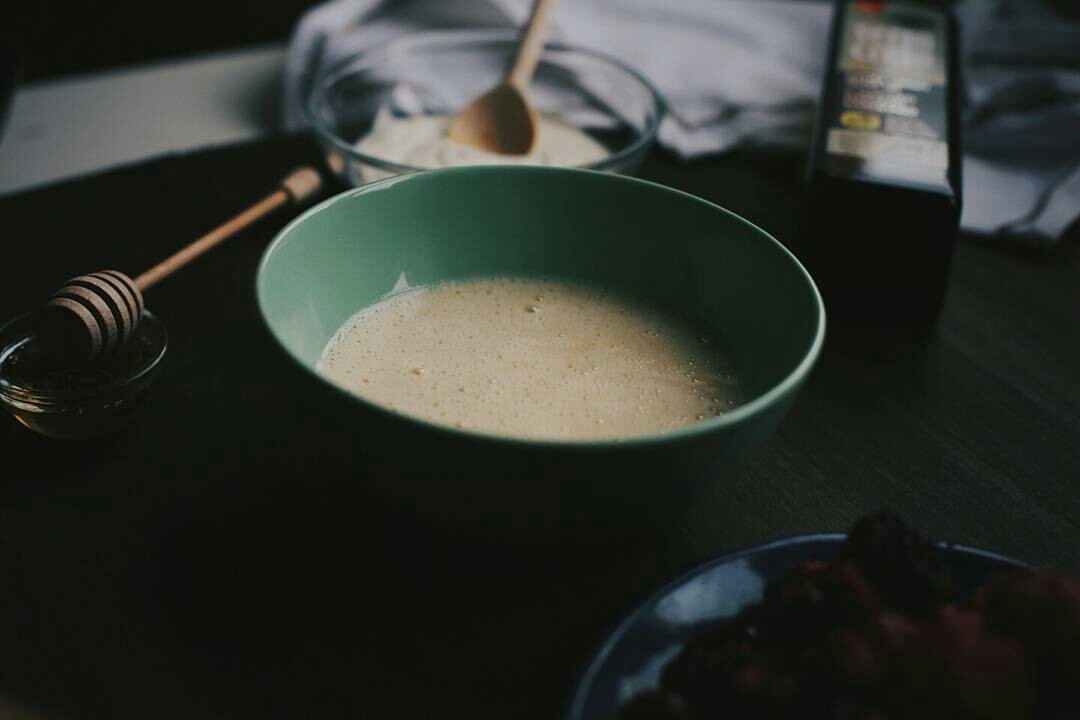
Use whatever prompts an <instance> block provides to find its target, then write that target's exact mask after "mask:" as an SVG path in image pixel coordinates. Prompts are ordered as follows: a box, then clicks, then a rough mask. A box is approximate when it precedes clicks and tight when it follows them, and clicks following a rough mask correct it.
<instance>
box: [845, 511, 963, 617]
mask: <svg viewBox="0 0 1080 720" xmlns="http://www.w3.org/2000/svg"><path fill="white" fill-rule="evenodd" d="M838 559H839V560H842V561H843V560H847V561H850V562H853V563H854V564H855V566H856V567H858V568H859V571H860V572H862V574H863V576H864V577H866V579H867V581H868V582H869V583H870V585H871V587H873V588H874V589H875V590H876V591H877V592H878V594H879V595H880V596H881V598H882V601H883V602H884V603H886V604H887V605H888V606H889V607H891V608H893V609H896V610H899V611H901V612H903V613H906V614H908V615H911V616H912V617H917V618H924V617H929V616H930V615H932V614H933V612H934V609H935V608H936V607H937V606H938V604H940V603H941V602H943V601H945V600H947V599H948V596H949V594H950V587H949V582H948V578H947V577H946V576H945V574H944V573H943V572H942V568H941V561H940V558H939V555H938V549H937V548H936V547H935V546H934V545H933V543H931V542H929V541H928V540H927V539H926V538H924V537H923V536H922V535H920V534H919V533H917V532H915V531H914V530H912V529H911V528H909V527H908V526H907V525H906V524H905V523H904V521H903V520H901V519H900V518H899V517H897V516H896V515H892V514H889V513H878V514H876V515H870V516H868V517H865V518H863V519H861V520H859V521H858V522H857V523H855V526H854V527H853V528H852V529H851V531H850V532H849V533H848V537H847V541H846V542H845V543H844V546H843V547H842V548H841V550H840V554H839V558H838Z"/></svg>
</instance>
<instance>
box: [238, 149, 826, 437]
mask: <svg viewBox="0 0 1080 720" xmlns="http://www.w3.org/2000/svg"><path fill="white" fill-rule="evenodd" d="M534 173H539V174H552V175H571V176H592V177H594V178H596V179H601V178H602V182H613V183H627V184H631V185H638V186H639V187H644V188H648V189H649V191H650V192H663V193H670V194H674V195H677V196H680V197H683V198H685V199H687V200H689V201H691V202H694V203H699V204H702V205H704V206H706V207H708V208H710V209H711V210H714V211H719V212H721V213H723V214H724V215H726V216H728V217H729V218H731V219H732V220H734V221H736V222H737V223H742V224H743V225H745V226H747V227H748V228H750V229H751V230H752V231H753V232H754V233H755V234H756V235H758V236H759V237H761V238H763V239H764V240H765V241H767V242H769V243H772V244H773V245H774V246H775V248H776V249H777V250H779V251H780V253H781V255H782V256H783V257H786V258H787V259H788V260H789V261H790V262H791V263H792V264H793V266H794V268H795V270H796V271H797V272H798V274H799V276H800V277H801V278H802V279H803V281H804V282H805V283H806V287H807V288H808V290H809V291H810V297H811V304H812V307H813V310H814V311H815V313H814V314H815V316H816V321H817V322H816V327H815V329H814V334H813V338H812V339H811V341H810V343H809V346H808V347H807V348H806V350H805V351H804V353H803V356H802V358H801V359H800V360H799V362H798V363H797V364H796V365H795V367H794V368H793V369H792V370H791V371H790V372H789V373H788V374H787V375H785V376H784V377H783V378H782V379H781V380H780V381H779V382H777V383H775V384H774V385H772V386H771V387H770V388H768V389H767V390H765V391H764V392H762V393H760V394H758V395H757V396H755V397H754V398H752V399H751V400H749V401H748V402H746V403H743V404H742V405H739V406H737V407H736V408H735V409H733V410H731V411H729V412H726V413H724V414H723V415H718V416H716V417H711V418H707V419H705V420H699V421H697V422H693V423H690V424H689V425H684V426H682V427H679V428H675V429H674V430H669V431H667V432H663V433H649V434H644V435H631V436H628V437H625V438H603V439H592V440H575V439H567V438H524V437H514V436H507V435H496V434H493V433H487V432H479V431H475V430H470V429H464V428H456V427H450V426H447V425H442V424H439V423H435V422H432V421H430V420H426V419H424V418H420V417H417V416H415V415H410V414H406V413H403V412H399V411H397V410H393V409H390V408H388V407H386V406H384V405H382V404H380V403H376V402H372V401H371V400H367V399H365V398H362V397H360V396H359V395H356V394H354V393H351V392H349V391H348V390H346V389H344V388H342V387H340V386H339V385H337V384H336V383H334V382H332V381H330V380H329V379H327V378H325V377H323V376H322V375H320V374H319V373H317V372H315V370H314V369H313V368H311V367H309V366H308V365H307V363H305V362H304V361H303V360H302V359H301V358H299V357H298V356H297V355H296V354H295V353H294V352H293V350H292V348H290V346H289V345H288V344H287V343H286V342H285V340H284V339H283V338H282V337H281V336H280V335H279V334H278V332H277V331H276V330H275V328H274V325H273V323H272V322H271V320H270V318H269V316H268V315H269V314H268V311H267V300H266V296H265V292H264V288H263V279H264V277H265V274H266V268H267V266H268V265H269V264H270V262H272V259H273V256H274V255H275V254H276V252H277V249H278V248H279V247H280V246H282V245H283V244H284V243H285V242H287V238H288V237H289V236H290V234H291V233H292V232H293V230H294V229H295V228H296V227H298V226H299V225H301V224H302V223H304V222H306V221H307V219H308V218H309V217H311V216H313V215H316V214H318V213H321V212H324V211H326V210H327V209H329V208H330V207H332V206H334V205H335V204H337V203H339V202H345V201H349V200H351V199H353V198H356V197H359V196H361V195H366V194H368V193H373V192H383V191H385V190H387V189H388V188H390V187H392V186H393V185H396V184H398V183H408V182H415V181H417V180H420V179H422V178H428V177H432V176H441V175H447V176H455V175H460V176H466V175H483V174H534ZM255 295H256V304H257V305H258V308H259V316H260V317H261V318H262V321H263V325H264V327H265V328H266V329H267V330H268V331H269V332H270V334H271V336H272V337H273V338H274V341H275V342H276V343H277V344H278V346H279V347H280V348H281V349H282V350H283V351H284V352H285V354H286V355H287V356H288V357H289V358H290V359H291V360H292V361H293V362H295V363H296V364H297V365H299V366H300V367H301V368H302V369H303V370H304V372H305V373H307V374H308V375H309V376H311V377H314V378H316V380H317V381H318V382H320V383H323V384H324V385H325V386H327V387H330V388H332V389H333V390H334V391H335V392H336V393H337V394H339V395H341V396H344V397H346V398H348V399H349V400H350V401H351V402H354V403H359V404H360V405H361V406H362V407H364V408H367V409H368V410H374V411H376V412H377V413H382V414H386V415H387V416H389V417H392V418H396V419H399V420H405V421H406V422H408V423H414V424H416V425H418V426H420V427H423V428H425V429H428V430H434V431H436V432H438V433H441V434H444V435H449V436H453V437H459V438H462V439H467V440H472V441H481V442H488V443H490V444H492V445H498V446H503V447H525V448H567V449H575V450H611V449H617V448H622V449H629V448H645V447H653V446H657V445H672V444H676V443H678V442H681V441H689V440H694V439H700V438H702V437H704V436H706V435H709V434H711V433H713V432H714V431H716V430H718V429H720V428H724V427H728V426H734V425H740V424H742V423H744V422H746V421H748V420H749V419H750V418H751V417H753V416H756V415H758V414H760V413H762V412H764V411H765V410H766V409H767V408H769V407H772V406H774V405H776V404H777V403H779V402H780V401H781V399H782V398H784V397H786V396H787V395H789V394H790V393H793V392H795V391H796V390H797V389H798V388H799V386H800V385H801V384H802V382H803V381H804V380H805V379H806V377H807V376H808V375H809V374H810V370H811V369H812V368H813V366H814V364H815V363H816V362H817V359H818V357H819V355H820V354H821V348H822V346H823V344H824V341H825V305H824V302H823V301H822V298H821V293H820V292H819V290H818V288H817V285H816V284H815V283H814V279H813V278H812V277H811V275H810V273H809V272H808V271H807V270H806V268H805V267H803V265H802V263H800V262H799V260H798V258H796V257H795V255H794V254H793V253H792V252H791V251H790V250H788V249H787V248H786V247H784V245H783V244H782V243H781V242H780V241H779V240H777V239H776V238H774V237H773V236H772V235H770V234H769V233H767V232H765V231H764V230H762V229H761V228H759V227H758V226H757V225H754V224H753V223H751V222H750V221H749V220H746V219H745V218H743V217H741V216H739V215H737V214H735V213H733V212H731V211H730V210H727V209H725V208H723V207H721V206H719V205H717V204H716V203H713V202H710V201H708V200H705V199H704V198H701V197H698V196H696V195H692V194H690V193H688V192H684V191H682V190H678V189H675V188H672V187H668V186H667V185H662V184H660V183H657V182H652V181H650V180H643V179H641V178H635V177H630V176H628V175H619V174H615V173H609V172H602V171H598V170H587V169H582V168H562V167H543V166H534V165H469V166H465V167H451V168H439V169H434V170H422V171H420V172H415V173H409V174H407V175H398V176H395V177H390V178H386V179H383V180H379V181H376V182H373V183H368V184H367V185H362V186H360V187H357V188H352V189H350V190H345V191H343V192H340V193H338V194H337V195H334V196H333V197H330V198H327V199H326V200H324V201H322V202H320V203H318V204H317V205H314V206H313V207H311V208H309V209H308V210H306V211H305V212H303V213H301V214H300V215H298V216H296V217H295V218H294V219H293V220H292V221H291V222H289V223H288V224H287V225H286V226H285V227H283V228H282V229H281V230H280V231H278V233H277V235H275V236H274V239H273V240H271V241H270V244H269V245H267V246H266V249H265V250H264V251H263V254H262V257H261V258H260V259H259V264H258V267H257V268H256V271H255ZM361 309H362V308H357V311H359V310H361Z"/></svg>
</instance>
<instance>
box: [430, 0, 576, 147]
mask: <svg viewBox="0 0 1080 720" xmlns="http://www.w3.org/2000/svg"><path fill="white" fill-rule="evenodd" d="M555 2H556V0H536V3H535V4H534V5H533V9H532V15H531V16H530V17H529V23H528V24H527V25H526V26H525V30H524V32H523V33H522V34H521V39H520V40H519V41H518V49H517V55H516V56H515V57H514V63H513V64H512V65H511V66H510V71H509V72H508V73H507V74H506V77H504V78H503V79H502V81H501V82H500V83H499V84H497V85H496V86H495V87H493V88H491V89H490V90H488V91H487V92H486V93H484V94H483V95H481V96H480V97H478V98H477V99H476V100H473V101H472V103H471V104H470V105H469V106H468V107H466V108H465V109H464V110H462V111H461V112H459V113H458V114H457V115H455V116H454V119H453V120H451V121H450V127H449V129H448V130H447V133H446V135H447V137H449V138H450V139H451V140H453V141H454V142H459V143H462V144H464V145H471V146H473V147H476V148H480V149H481V150H487V151H488V152H494V153H501V154H503V155H527V154H528V153H530V152H531V151H532V149H533V145H534V144H535V143H536V122H537V120H536V110H535V109H533V106H532V104H531V103H530V102H529V83H530V82H531V81H532V76H533V73H534V72H535V71H536V64H537V63H538V62H539V61H540V53H541V51H542V50H543V49H544V38H545V36H546V35H547V30H548V26H549V25H550V24H551V14H552V12H553V11H554V10H555Z"/></svg>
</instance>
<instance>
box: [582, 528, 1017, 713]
mask: <svg viewBox="0 0 1080 720" xmlns="http://www.w3.org/2000/svg"><path fill="white" fill-rule="evenodd" d="M843 542H844V535H802V536H799V537H794V538H790V539H787V540H778V541H776V542H772V543H769V544H767V545H759V546H758V547H754V548H750V549H748V550H743V551H742V552H738V553H735V554H733V555H727V556H725V557H722V558H719V559H717V560H713V561H711V562H709V563H706V564H705V565H702V566H701V567H698V568H697V569H695V570H692V571H691V572H689V573H687V574H686V575H684V576H682V577H681V578H679V579H678V580H676V581H675V582H673V583H671V584H670V585H668V586H667V587H665V588H664V589H663V590H661V591H660V592H658V593H656V594H655V595H653V596H652V597H651V598H649V600H648V601H647V602H646V603H645V604H644V605H642V606H641V607H639V608H638V609H637V610H635V611H634V612H633V613H631V614H630V616H629V617H628V618H627V619H626V620H624V621H623V622H622V624H620V625H619V627H618V628H617V629H616V630H615V632H614V633H612V635H611V637H610V638H609V639H608V640H607V642H605V643H604V645H603V646H602V647H601V648H600V651H599V652H598V653H597V654H596V656H595V657H594V658H593V660H592V662H591V663H589V667H588V670H586V671H585V675H584V676H583V677H582V679H581V682H580V684H579V685H578V687H577V690H576V691H575V693H574V698H573V700H572V702H571V704H570V713H569V716H568V718H569V720H610V719H611V718H613V717H614V715H615V711H616V710H617V709H618V708H619V706H620V705H622V704H623V703H624V702H626V701H627V700H628V699H630V698H631V697H633V696H634V695H636V694H637V693H639V692H640V691H642V690H647V689H649V688H654V687H656V686H657V684H658V682H659V679H660V672H661V671H662V670H663V668H664V665H666V664H667V662H668V661H669V660H671V659H672V658H673V657H675V655H677V654H678V652H679V650H681V649H682V646H683V643H684V642H686V640H688V639H689V638H690V637H691V636H693V635H694V634H696V633H697V632H699V631H700V630H701V629H702V628H703V627H704V626H705V625H706V624H708V623H709V622H711V621H714V620H717V619H720V618H726V617H732V616H734V615H735V614H737V613H738V612H739V611H740V610H741V609H742V608H743V607H745V606H746V605H749V604H750V603H753V602H756V601H758V600H760V599H761V598H762V595H763V594H764V592H765V587H766V586H767V585H769V584H771V583H773V582H776V581H777V580H779V579H781V578H782V577H783V575H784V572H785V571H786V570H787V569H788V568H789V567H791V566H792V565H794V564H796V563H799V562H803V561H805V560H828V559H830V558H832V557H833V555H834V554H835V553H836V551H837V549H839V547H840V545H841V544H842V543H843ZM941 548H942V551H943V560H944V563H945V570H946V571H947V572H948V573H949V575H950V576H951V577H952V579H953V581H954V583H955V585H956V588H957V591H958V592H959V593H960V596H961V597H963V596H965V595H968V594H970V593H971V592H974V590H975V589H976V588H978V587H979V586H981V585H983V584H984V583H985V582H986V581H987V580H988V579H989V578H990V577H991V576H992V575H994V574H995V573H998V572H1001V571H1002V570H1009V569H1013V568H1016V567H1024V563H1021V562H1019V561H1017V560H1013V559H1011V558H1007V557H1003V556H1001V555H995V554H993V553H989V552H985V551H983V550H975V549H973V548H968V547H963V546H959V545H941Z"/></svg>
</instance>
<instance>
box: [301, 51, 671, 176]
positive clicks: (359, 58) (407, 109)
mask: <svg viewBox="0 0 1080 720" xmlns="http://www.w3.org/2000/svg"><path fill="white" fill-rule="evenodd" d="M516 45H517V33H516V32H515V31H512V30H485V31H472V30H470V31H445V32H431V33H421V34H416V35H410V36H407V37H403V38H400V39H398V40H394V41H392V42H390V43H388V44H386V45H383V46H382V47H380V48H377V49H375V50H371V51H369V52H365V53H363V54H360V55H355V56H351V57H347V58H345V59H344V60H342V61H340V62H339V63H338V64H337V65H336V66H335V67H333V68H332V69H330V70H329V71H328V72H327V73H325V74H324V75H322V76H321V77H319V78H318V79H316V80H315V82H314V83H313V86H312V88H311V92H310V93H309V95H308V98H307V101H306V103H305V107H304V110H305V114H306V116H307V119H308V121H309V122H310V123H311V125H312V127H313V128H314V129H315V134H316V136H317V137H318V139H319V142H320V144H321V145H322V147H323V149H324V151H325V153H326V160H327V164H328V165H329V166H330V168H331V169H332V170H333V171H334V172H335V173H337V174H338V175H339V176H341V177H342V178H343V179H344V180H345V181H346V182H348V183H350V184H352V185H363V184H366V183H368V182H372V181H374V180H381V179H383V178H386V177H390V176H393V175H400V174H403V173H408V172H413V171H416V170H426V169H429V168H422V167H416V166H412V165H408V164H404V163H403V161H402V159H401V158H396V159H395V158H392V157H375V156H373V155H368V154H365V153H363V152H361V151H360V150H358V149H357V147H356V143H357V141H358V140H360V139H361V138H363V137H364V136H365V135H367V134H368V132H370V130H371V128H372V127H373V124H374V122H375V118H376V116H377V115H378V114H379V113H380V112H381V113H390V114H392V115H394V116H397V117H402V116H404V117H411V116H417V115H427V116H431V115H444V116H452V115H454V114H455V113H456V112H458V111H459V110H461V109H462V108H463V107H465V106H466V105H468V104H469V103H470V102H472V101H473V100H474V99H476V98H477V97H478V96H479V95H481V94H482V93H483V92H484V91H486V90H488V89H489V88H490V87H491V86H493V85H494V84H495V83H496V82H497V81H498V80H499V79H501V77H502V75H503V72H504V70H505V68H507V67H509V63H510V61H511V59H512V56H513V53H514V50H515V48H516ZM530 97H531V99H532V101H533V104H534V105H535V106H536V109H537V111H538V112H539V113H540V114H542V115H549V116H553V117H555V118H557V119H558V120H561V121H563V122H565V123H568V124H570V125H572V126H574V127H576V128H578V129H580V130H583V131H584V132H585V133H586V134H588V135H589V136H590V137H591V138H593V139H594V140H596V141H598V142H599V143H600V144H601V145H603V146H604V148H606V150H607V151H608V152H607V155H606V156H604V157H602V158H601V159H599V160H597V161H595V162H590V163H587V164H583V165H580V166H579V167H584V168H589V169H592V170H607V171H611V172H619V173H631V172H633V171H634V169H636V168H637V166H638V165H639V164H640V162H641V160H642V159H643V158H644V156H645V154H646V153H647V152H648V151H649V148H650V147H652V144H653V142H654V141H655V140H656V132H657V128H658V127H659V125H660V120H661V119H662V117H663V115H664V104H663V100H662V99H661V97H660V95H659V93H657V91H656V89H655V88H654V87H653V86H652V84H650V83H649V81H648V80H646V79H645V78H644V77H642V76H641V75H640V74H639V73H638V72H637V71H635V70H633V69H631V68H629V67H627V66H626V65H623V64H622V63H620V62H618V61H617V60H614V59H612V58H609V57H607V56H605V55H602V54H600V53H596V52H593V51H590V50H584V49H581V48H574V47H570V46H566V45H559V44H549V45H547V46H546V47H545V48H544V51H543V54H542V55H541V58H540V64H539V65H538V66H537V68H536V76H535V77H534V79H533V82H532V85H531V87H530Z"/></svg>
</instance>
